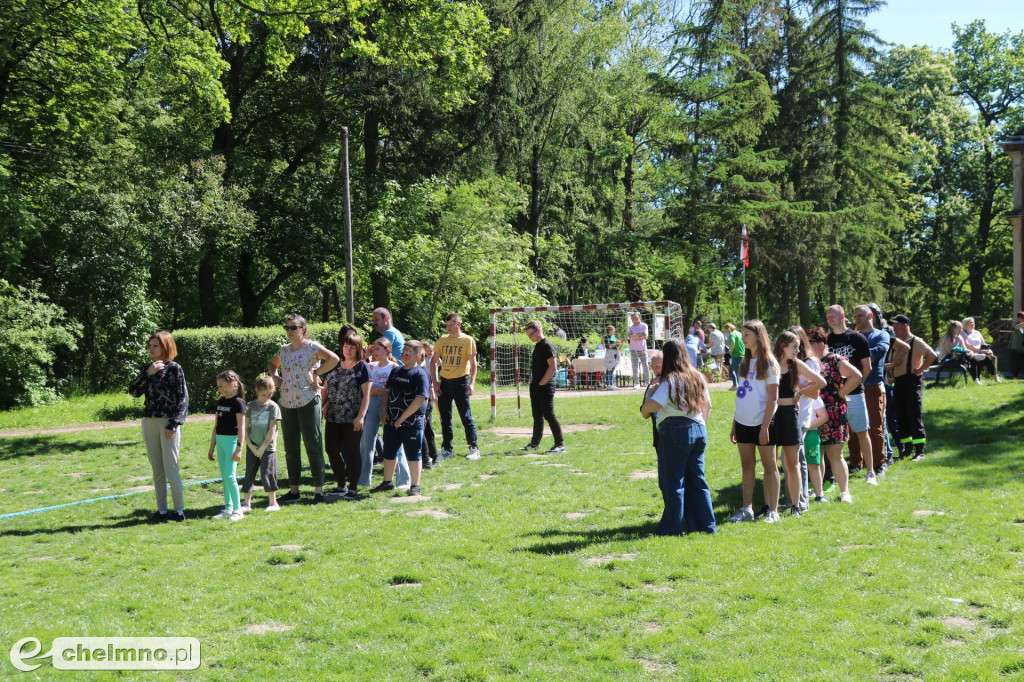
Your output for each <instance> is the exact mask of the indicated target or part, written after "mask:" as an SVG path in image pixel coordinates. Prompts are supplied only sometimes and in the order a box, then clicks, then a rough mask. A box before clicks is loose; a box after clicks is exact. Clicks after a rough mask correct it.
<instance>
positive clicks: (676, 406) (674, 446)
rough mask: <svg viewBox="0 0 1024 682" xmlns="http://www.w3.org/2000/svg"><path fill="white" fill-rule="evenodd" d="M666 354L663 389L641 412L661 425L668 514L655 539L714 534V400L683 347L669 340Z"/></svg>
mask: <svg viewBox="0 0 1024 682" xmlns="http://www.w3.org/2000/svg"><path fill="white" fill-rule="evenodd" d="M662 351H663V353H664V360H663V364H662V369H661V374H660V376H659V377H658V379H659V383H658V388H657V389H656V390H655V391H654V393H653V394H652V395H651V396H650V397H649V398H647V400H645V401H644V404H643V406H642V407H641V408H640V413H641V414H642V415H643V417H644V419H647V418H649V417H652V416H653V417H654V418H655V419H656V420H657V424H658V487H659V488H661V496H662V498H664V500H665V511H664V512H663V513H662V515H661V521H659V522H658V527H657V529H656V530H655V533H657V534H658V535H682V534H683V533H684V532H686V531H687V529H688V530H690V531H694V532H701V533H714V532H715V514H714V509H713V507H712V505H711V489H710V488H709V487H708V483H707V480H705V478H704V451H705V449H706V448H707V444H708V436H707V430H706V424H707V420H708V416H709V415H710V414H711V395H710V393H708V386H707V383H706V382H705V381H704V377H703V376H702V375H701V373H700V372H698V371H697V370H696V369H695V368H694V367H693V366H692V365H691V364H690V362H689V354H688V353H687V351H686V347H685V346H684V345H683V342H682V341H680V340H679V339H670V340H669V341H667V342H666V343H665V347H664V348H663V349H662Z"/></svg>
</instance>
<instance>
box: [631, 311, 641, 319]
mask: <svg viewBox="0 0 1024 682" xmlns="http://www.w3.org/2000/svg"><path fill="white" fill-rule="evenodd" d="M629 316H630V317H635V318H637V319H640V313H638V312H637V311H635V310H634V311H633V312H631V313H630V314H629Z"/></svg>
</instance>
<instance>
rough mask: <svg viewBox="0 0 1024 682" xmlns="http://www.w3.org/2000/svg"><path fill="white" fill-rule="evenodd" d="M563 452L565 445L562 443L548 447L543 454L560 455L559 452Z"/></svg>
mask: <svg viewBox="0 0 1024 682" xmlns="http://www.w3.org/2000/svg"><path fill="white" fill-rule="evenodd" d="M564 452H565V446H564V445H556V446H555V447H553V448H548V449H547V450H545V451H544V454H545V455H560V454H562V453H564Z"/></svg>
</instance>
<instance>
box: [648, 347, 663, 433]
mask: <svg viewBox="0 0 1024 682" xmlns="http://www.w3.org/2000/svg"><path fill="white" fill-rule="evenodd" d="M664 363H665V354H664V353H662V352H661V351H660V350H656V351H654V353H652V354H651V362H650V363H649V364H650V366H651V367H650V368H651V383H650V385H648V386H647V390H646V391H644V402H645V403H646V402H647V400H648V399H649V398H650V397H651V396H652V395H654V392H655V391H657V390H658V384H659V383H660V382H661V368H662V365H663V364H664ZM651 428H653V429H654V449H655V450H657V449H658V413H657V412H655V413H654V414H652V415H651Z"/></svg>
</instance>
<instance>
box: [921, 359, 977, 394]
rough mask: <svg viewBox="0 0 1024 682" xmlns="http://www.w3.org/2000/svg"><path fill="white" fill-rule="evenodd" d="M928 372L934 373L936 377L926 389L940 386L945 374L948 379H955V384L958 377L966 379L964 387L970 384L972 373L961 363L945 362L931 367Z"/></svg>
mask: <svg viewBox="0 0 1024 682" xmlns="http://www.w3.org/2000/svg"><path fill="white" fill-rule="evenodd" d="M925 371H927V372H934V374H935V376H933V377H932V381H931V383H929V384H927V385H926V386H925V387H926V388H935V387H936V386H938V385H939V381H941V380H942V375H943V374H945V375H946V378H947V379H950V378H951V379H953V380H954V382H955V380H956V377H957V376H958V375H959V376H962V377H963V379H964V386H966V385H967V384H968V382H969V381H970V378H971V372H970V369H969V368H968V366H967V365H965V364H963V363H960V362H943V363H940V364H937V365H932V366H931V367H929V368H928V369H927V370H925Z"/></svg>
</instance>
